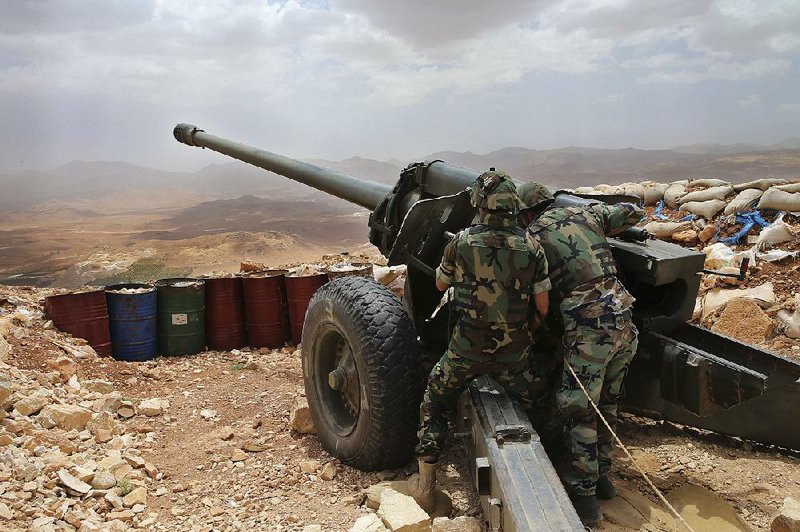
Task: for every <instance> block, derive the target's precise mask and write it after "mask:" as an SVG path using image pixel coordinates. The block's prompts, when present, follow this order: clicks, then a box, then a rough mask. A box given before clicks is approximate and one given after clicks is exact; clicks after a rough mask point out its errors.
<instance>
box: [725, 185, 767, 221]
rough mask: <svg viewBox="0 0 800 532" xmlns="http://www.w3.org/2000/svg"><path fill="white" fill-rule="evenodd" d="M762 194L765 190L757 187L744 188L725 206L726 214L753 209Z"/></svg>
mask: <svg viewBox="0 0 800 532" xmlns="http://www.w3.org/2000/svg"><path fill="white" fill-rule="evenodd" d="M762 194H764V192H763V191H761V190H759V189H757V188H748V189H745V190H742V191H741V192H739V193H738V194H737V195H736V197H735V198H733V199H732V200H731V201H730V203H728V206H727V207H725V214H726V215H730V214H736V213H737V212H745V211H749V210H751V208H752V207H753V205H754V204H755V203H756V202H757V201H758V199H759V198H760V197H761V195H762Z"/></svg>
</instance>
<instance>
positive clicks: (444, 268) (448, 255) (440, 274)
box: [436, 235, 458, 285]
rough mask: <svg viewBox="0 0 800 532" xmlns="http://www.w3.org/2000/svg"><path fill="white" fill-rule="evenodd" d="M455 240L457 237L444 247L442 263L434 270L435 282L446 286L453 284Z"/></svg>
mask: <svg viewBox="0 0 800 532" xmlns="http://www.w3.org/2000/svg"><path fill="white" fill-rule="evenodd" d="M456 240H458V235H456V237H455V238H453V240H451V241H450V242H449V243H448V244H447V245H446V246H445V247H444V254H443V255H442V262H441V264H439V267H438V268H436V280H437V281H439V282H442V283H445V284H447V285H452V284H453V273H454V272H455V271H456Z"/></svg>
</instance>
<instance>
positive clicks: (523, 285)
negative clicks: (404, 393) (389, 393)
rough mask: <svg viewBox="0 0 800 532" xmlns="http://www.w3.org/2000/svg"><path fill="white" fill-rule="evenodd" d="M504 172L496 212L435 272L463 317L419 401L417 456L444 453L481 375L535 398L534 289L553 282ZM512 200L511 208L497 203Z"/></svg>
mask: <svg viewBox="0 0 800 532" xmlns="http://www.w3.org/2000/svg"><path fill="white" fill-rule="evenodd" d="M488 173H494V174H501V173H500V172H488ZM485 175H486V174H484V176H485ZM501 175H502V176H503V180H502V183H501V185H500V186H499V187H498V189H499V190H497V189H496V190H494V192H493V196H492V198H493V199H494V200H496V201H490V202H489V203H488V207H484V208H490V209H494V210H493V211H492V212H490V213H488V214H486V215H485V216H482V217H481V219H480V223H479V224H478V225H473V226H471V227H469V228H467V229H465V230H464V231H461V232H460V233H458V234H457V235H456V236H455V238H453V240H452V241H451V242H450V243H449V244H448V245H447V246H446V247H445V250H444V256H443V257H442V262H441V265H440V266H439V267H438V268H437V270H436V275H437V278H438V279H439V280H440V281H443V282H445V283H446V284H448V285H450V286H452V287H453V308H454V311H455V313H456V316H457V322H456V325H455V328H454V329H453V333H452V336H451V338H450V343H449V345H448V348H447V351H446V352H445V354H444V356H442V358H441V359H440V360H439V361H438V362H437V363H436V365H435V366H434V367H433V369H432V370H431V372H430V375H429V376H428V386H427V389H426V390H425V395H424V397H423V401H422V404H421V405H420V427H419V431H418V433H417V435H418V437H419V441H420V443H419V445H418V446H417V448H416V453H417V455H418V456H434V457H435V456H437V455H438V454H439V450H440V445H441V442H442V440H443V438H444V436H445V434H446V432H447V414H448V412H449V411H450V410H451V409H452V407H453V406H454V404H455V402H456V400H457V398H458V395H459V394H460V392H461V391H462V390H463V389H464V386H465V385H466V383H467V382H468V381H469V380H471V379H472V378H474V377H477V376H479V375H483V374H490V375H492V377H494V379H495V380H497V381H498V382H499V383H500V384H502V385H503V386H505V388H506V390H507V391H508V392H509V394H511V395H512V396H514V397H516V398H518V399H520V400H521V401H522V403H523V404H524V405H526V406H527V405H528V404H529V403H528V402H527V392H528V387H529V383H530V373H529V372H528V362H527V357H528V351H529V346H530V343H531V335H530V331H529V328H528V312H529V308H530V306H531V305H532V304H533V294H535V293H539V292H543V291H547V290H548V289H549V288H550V281H549V280H548V279H547V262H546V259H545V256H544V251H543V250H542V248H541V247H540V246H538V245H537V244H528V243H527V242H526V237H525V232H524V230H522V229H520V228H519V227H518V225H517V222H516V218H515V211H516V209H517V206H518V204H519V199H518V197H517V193H516V187H514V184H513V182H512V181H511V180H510V179H509V178H507V176H505V175H504V174H501ZM482 177H483V176H482ZM477 188H478V187H476V189H477ZM503 194H505V200H503V196H502V195H503ZM498 197H499V199H498ZM506 200H507V201H506ZM504 201H505V202H504ZM509 202H511V203H510V204H511V205H513V210H511V209H507V210H508V211H511V212H500V211H499V210H498V209H496V207H499V206H502V205H508V204H509ZM473 204H477V205H478V206H482V202H481V200H480V198H477V199H476V198H474V197H473Z"/></svg>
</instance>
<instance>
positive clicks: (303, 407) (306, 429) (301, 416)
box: [289, 397, 317, 434]
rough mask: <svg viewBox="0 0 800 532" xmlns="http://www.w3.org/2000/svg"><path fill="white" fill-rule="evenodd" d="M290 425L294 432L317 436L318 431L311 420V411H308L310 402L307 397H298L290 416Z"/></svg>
mask: <svg viewBox="0 0 800 532" xmlns="http://www.w3.org/2000/svg"><path fill="white" fill-rule="evenodd" d="M289 420H290V421H289V424H290V426H291V427H292V430H295V431H297V432H299V433H300V434H316V433H317V429H316V427H314V422H313V421H312V420H311V411H310V410H309V409H308V401H306V398H305V397H298V398H296V399H295V400H294V402H293V403H292V407H291V409H290V416H289Z"/></svg>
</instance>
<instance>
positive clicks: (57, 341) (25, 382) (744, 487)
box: [0, 287, 800, 531]
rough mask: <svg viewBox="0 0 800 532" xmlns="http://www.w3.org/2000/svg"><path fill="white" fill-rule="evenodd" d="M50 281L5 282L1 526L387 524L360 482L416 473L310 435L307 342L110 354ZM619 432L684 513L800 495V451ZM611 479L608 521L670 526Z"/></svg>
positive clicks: (759, 525) (468, 510)
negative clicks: (141, 357) (56, 307)
mask: <svg viewBox="0 0 800 532" xmlns="http://www.w3.org/2000/svg"><path fill="white" fill-rule="evenodd" d="M51 292H52V290H47V289H45V290H42V289H33V288H19V287H14V288H11V287H2V288H0V302H2V309H3V313H2V314H0V332H2V333H3V337H4V338H5V339H6V341H5V342H3V343H2V344H0V404H2V406H3V408H2V409H0V416H2V417H3V418H4V419H2V422H0V427H1V428H0V528H2V529H8V530H26V529H36V530H52V529H63V530H71V529H79V530H124V529H128V528H131V527H132V528H141V529H152V530H217V529H218V530H236V529H245V530H308V531H312V530H350V529H351V527H353V526H354V524H355V523H356V522H359V523H360V525H363V528H361V530H380V528H369V526H370V525H369V522H372V523H373V525H375V526H377V524H376V523H375V522H374V520H375V519H376V518H377V515H376V513H375V512H374V510H373V509H371V508H369V505H368V504H365V496H364V493H363V490H365V489H366V488H369V487H370V486H373V485H375V484H376V483H378V482H380V481H383V480H393V479H404V478H406V477H407V476H408V474H409V473H410V471H407V470H393V471H382V472H380V473H364V472H361V471H357V470H354V469H352V468H349V467H346V466H343V465H342V464H340V463H338V462H337V461H336V460H335V459H333V458H331V457H330V456H329V455H327V454H326V453H325V452H324V451H323V450H322V448H321V446H320V444H319V442H318V440H317V439H316V437H315V436H314V435H313V434H306V433H304V432H305V429H304V426H303V425H304V424H303V420H302V414H303V409H302V406H303V405H302V403H303V387H302V372H301V367H300V359H299V351H298V350H297V349H296V348H295V347H285V348H283V349H277V350H268V349H260V350H250V349H247V348H245V349H242V350H235V351H231V352H205V353H202V354H200V355H196V356H191V357H174V358H165V357H161V358H158V359H157V360H155V361H151V362H146V363H138V364H133V363H124V362H118V361H114V360H112V359H107V358H98V357H97V356H96V355H95V354H94V353H93V351H92V350H91V348H89V347H88V346H85V345H83V342H82V341H81V340H80V339H74V338H70V337H68V336H65V335H63V334H62V333H59V332H58V331H56V330H54V328H53V327H52V324H51V323H50V322H48V321H46V320H45V319H44V318H43V317H42V316H41V306H40V301H41V299H42V298H43V297H44V296H45V295H48V294H49V293H51ZM293 416H300V417H293ZM298 428H299V429H301V431H298V430H296V429H298ZM621 436H622V438H623V441H624V442H625V443H626V444H627V445H628V446H629V447H630V448H631V450H632V451H633V453H634V457H635V459H636V460H637V462H639V463H640V464H641V465H642V466H643V467H644V468H645V469H646V471H647V472H648V473H649V474H650V475H651V476H652V478H653V480H654V482H655V483H656V485H657V486H658V487H659V488H660V489H662V490H664V491H665V492H666V493H667V495H668V497H669V498H670V500H671V502H673V504H674V505H675V506H676V507H677V508H678V509H679V511H681V512H682V513H686V515H687V516H691V515H695V514H702V515H705V519H703V520H700V521H699V522H701V523H703V526H704V527H705V528H703V527H701V526H696V529H697V530H702V529H705V530H724V529H731V530H747V529H748V527H749V528H751V529H755V530H766V529H768V528H769V526H770V523H771V521H772V519H773V517H774V516H775V514H777V513H778V511H779V510H780V509H781V506H782V504H783V501H784V498H785V497H787V496H788V497H794V498H796V499H800V468H799V467H798V465H800V460H798V457H797V456H796V455H793V454H787V453H785V452H781V451H780V450H774V449H768V448H762V447H753V446H752V445H751V444H750V443H747V442H744V443H743V442H740V441H737V440H734V439H730V438H722V437H719V436H716V435H712V434H707V433H702V434H701V433H699V432H698V431H694V430H689V429H686V428H682V427H678V426H675V425H671V424H664V423H660V422H654V421H651V420H646V419H642V418H634V417H626V418H624V421H623V423H622V426H621ZM464 460H465V459H464V457H463V453H462V452H461V450H460V449H459V448H458V446H457V445H455V444H453V446H451V447H450V448H449V450H448V453H447V454H446V457H445V460H444V464H443V467H442V468H441V469H440V473H439V481H440V484H441V485H442V487H443V488H444V489H446V490H447V491H448V492H449V493H450V495H451V496H452V499H453V510H452V512H451V514H450V517H451V518H456V517H459V518H462V519H466V518H468V517H470V518H471V517H472V516H477V517H478V518H479V519H480V518H482V515H481V511H480V508H479V504H478V501H477V500H476V498H475V496H474V495H473V491H472V489H471V480H470V478H469V473H468V469H467V464H466V463H465V461H464ZM614 476H615V478H616V479H617V480H618V481H619V482H620V486H621V490H620V491H621V497H618V498H617V499H615V500H614V501H612V502H611V503H609V504H606V505H605V506H604V511H605V512H606V514H607V516H608V519H607V520H606V522H605V523H604V524H603V525H602V526H601V527H600V529H601V530H638V529H648V530H658V529H662V530H668V529H670V528H671V526H673V525H674V521H671V518H670V517H669V515H667V514H666V513H665V512H664V510H663V509H662V508H660V507H659V506H658V505H657V504H655V503H654V502H653V501H654V500H655V497H654V496H653V495H652V493H650V491H649V489H648V488H647V487H646V485H645V484H644V482H643V480H642V479H641V477H640V475H639V474H638V473H637V472H636V471H635V469H634V468H633V466H632V464H631V463H630V462H629V461H628V460H627V458H625V457H623V456H620V459H619V460H618V464H617V466H616V468H615V471H614ZM393 496H394V495H393ZM396 497H400V498H402V495H396ZM402 503H403V501H402V500H401V501H400V502H399V503H398V504H399V505H400V506H402ZM379 512H380V510H379ZM380 515H381V516H382V517H384V521H383V522H386V518H387V517H386V515H385V514H380ZM404 515H406V514H404ZM709 516H711V517H712V518H713V519H715V520H709ZM390 517H391V516H390ZM695 517H697V515H695ZM359 519H361V521H359ZM370 520H372V521H370ZM439 525H440V527H439V528H436V529H438V530H470V528H467V527H469V526H476V522H475V521H474V520H473V521H468V522H464V521H453V520H452V519H451V520H450V521H445V522H444V523H443V522H441V521H440V522H439ZM723 525H725V526H727V527H733V528H725V527H723V528H719V526H723ZM317 526H318V527H320V528H316V527H317ZM380 526H383V525H380ZM448 526H449V527H455V528H442V527H448ZM479 529H480V528H478V530H479ZM356 530H359V529H358V528H356Z"/></svg>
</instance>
